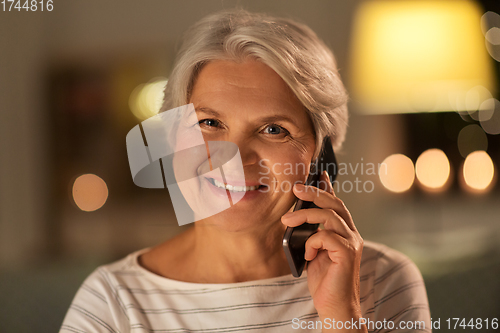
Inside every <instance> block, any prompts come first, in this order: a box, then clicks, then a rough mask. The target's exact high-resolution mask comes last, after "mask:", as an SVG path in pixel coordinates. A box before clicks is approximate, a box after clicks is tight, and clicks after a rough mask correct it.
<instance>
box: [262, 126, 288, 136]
mask: <svg viewBox="0 0 500 333" xmlns="http://www.w3.org/2000/svg"><path fill="white" fill-rule="evenodd" d="M264 133H265V134H272V135H278V134H285V135H287V134H288V131H287V130H286V129H284V128H283V127H281V126H278V125H269V126H267V127H266V128H265V129H264Z"/></svg>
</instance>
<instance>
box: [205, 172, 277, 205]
mask: <svg viewBox="0 0 500 333" xmlns="http://www.w3.org/2000/svg"><path fill="white" fill-rule="evenodd" d="M204 178H205V180H206V181H205V183H206V184H207V186H208V187H209V188H210V190H211V192H212V193H213V194H215V195H216V196H217V197H221V198H226V199H227V198H228V197H231V199H232V200H233V199H236V198H238V199H239V200H238V201H241V200H247V199H251V198H254V197H256V196H257V195H259V194H262V193H264V192H267V191H262V190H263V189H265V188H266V187H267V186H266V185H263V184H258V183H257V185H250V186H259V187H258V188H257V189H254V190H248V191H235V190H228V189H226V188H222V187H219V186H216V185H215V184H216V183H215V182H214V178H211V177H204ZM249 183H250V182H249ZM247 186H248V185H247Z"/></svg>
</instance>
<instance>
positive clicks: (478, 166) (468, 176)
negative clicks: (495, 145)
mask: <svg viewBox="0 0 500 333" xmlns="http://www.w3.org/2000/svg"><path fill="white" fill-rule="evenodd" d="M494 176H495V166H494V164H493V161H492V159H491V157H490V156H489V155H488V153H487V152H485V151H482V150H479V151H475V152H472V153H470V154H469V155H468V156H467V158H466V159H465V162H464V164H463V177H464V181H465V184H466V185H467V186H468V187H469V188H470V189H472V190H475V191H485V190H487V189H488V188H489V187H490V186H491V185H492V184H493V179H494Z"/></svg>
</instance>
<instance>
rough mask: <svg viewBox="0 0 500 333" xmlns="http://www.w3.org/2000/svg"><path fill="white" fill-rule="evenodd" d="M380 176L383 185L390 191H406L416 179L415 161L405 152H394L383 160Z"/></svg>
mask: <svg viewBox="0 0 500 333" xmlns="http://www.w3.org/2000/svg"><path fill="white" fill-rule="evenodd" d="M379 178H380V182H381V183H382V185H384V187H385V188H386V189H388V190H389V191H391V192H395V193H402V192H405V191H407V190H409V189H410V187H411V186H412V185H413V182H414V180H415V168H414V166H413V162H412V161H411V159H410V158H408V157H407V156H405V155H403V154H393V155H391V156H389V157H387V158H386V159H385V160H384V161H383V162H382V164H381V167H380V169H379Z"/></svg>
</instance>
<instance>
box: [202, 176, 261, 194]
mask: <svg viewBox="0 0 500 333" xmlns="http://www.w3.org/2000/svg"><path fill="white" fill-rule="evenodd" d="M211 179H212V182H213V184H214V185H215V186H217V187H220V188H223V189H226V190H229V191H233V192H246V191H253V190H256V189H258V188H259V186H233V185H224V183H221V182H219V181H217V180H215V179H213V178H211Z"/></svg>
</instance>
